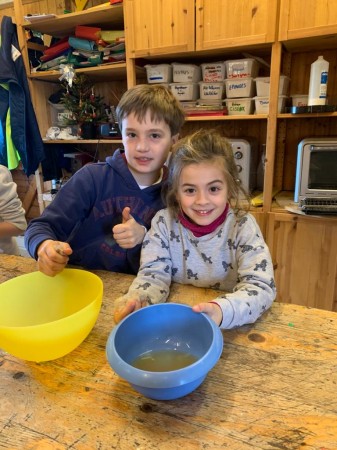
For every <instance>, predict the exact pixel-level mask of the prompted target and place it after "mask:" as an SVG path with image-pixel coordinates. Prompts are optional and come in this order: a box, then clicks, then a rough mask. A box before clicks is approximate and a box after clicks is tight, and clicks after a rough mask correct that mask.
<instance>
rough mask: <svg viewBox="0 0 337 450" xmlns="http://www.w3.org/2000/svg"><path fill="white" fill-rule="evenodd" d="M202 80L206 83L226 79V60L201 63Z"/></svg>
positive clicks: (219, 81)
mask: <svg viewBox="0 0 337 450" xmlns="http://www.w3.org/2000/svg"><path fill="white" fill-rule="evenodd" d="M200 67H201V73H202V80H203V81H204V82H205V83H221V82H223V81H224V80H225V73H226V67H225V62H224V61H218V62H214V63H204V64H201V66H200Z"/></svg>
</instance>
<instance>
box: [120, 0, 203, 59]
mask: <svg viewBox="0 0 337 450" xmlns="http://www.w3.org/2000/svg"><path fill="white" fill-rule="evenodd" d="M124 13H125V25H126V28H125V29H126V33H127V52H128V54H129V56H130V57H132V58H139V57H147V56H152V55H165V54H172V53H183V52H188V51H193V50H194V49H195V43H194V21H195V9H194V0H168V1H163V2H158V1H157V0H142V1H141V2H140V1H138V0H124Z"/></svg>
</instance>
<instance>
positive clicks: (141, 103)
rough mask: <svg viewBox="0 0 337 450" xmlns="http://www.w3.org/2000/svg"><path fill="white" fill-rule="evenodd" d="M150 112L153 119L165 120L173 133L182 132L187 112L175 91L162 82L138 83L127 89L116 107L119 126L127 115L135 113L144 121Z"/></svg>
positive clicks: (140, 120) (173, 134)
mask: <svg viewBox="0 0 337 450" xmlns="http://www.w3.org/2000/svg"><path fill="white" fill-rule="evenodd" d="M148 112H150V114H151V120H152V121H161V120H163V121H164V122H165V123H166V124H167V125H168V126H169V128H170V130H171V135H172V136H175V135H176V134H178V133H180V130H181V127H182V126H183V125H184V122H185V112H184V110H183V109H182V107H181V104H180V102H179V100H177V98H176V97H175V96H174V95H173V93H172V92H171V91H170V90H169V89H168V88H166V87H165V86H161V85H160V84H138V85H137V86H134V87H132V88H131V89H129V90H128V91H126V92H125V93H124V94H123V96H122V98H121V100H120V102H119V103H118V106H117V108H116V116H117V121H118V125H119V128H120V129H121V130H122V122H123V119H125V117H127V116H129V115H130V114H134V115H135V117H136V118H137V119H138V120H139V122H142V121H143V120H144V118H145V116H146V114H147V113H148Z"/></svg>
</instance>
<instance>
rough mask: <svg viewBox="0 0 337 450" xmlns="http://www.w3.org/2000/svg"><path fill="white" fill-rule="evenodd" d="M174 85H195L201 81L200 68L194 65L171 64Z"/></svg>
mask: <svg viewBox="0 0 337 450" xmlns="http://www.w3.org/2000/svg"><path fill="white" fill-rule="evenodd" d="M172 71H173V82H174V83H196V82H198V81H200V80H201V68H200V66H196V65H195V64H180V63H172Z"/></svg>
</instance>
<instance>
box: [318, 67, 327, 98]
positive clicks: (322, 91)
mask: <svg viewBox="0 0 337 450" xmlns="http://www.w3.org/2000/svg"><path fill="white" fill-rule="evenodd" d="M327 87H328V72H322V73H321V84H320V85H319V98H326V93H327Z"/></svg>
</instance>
